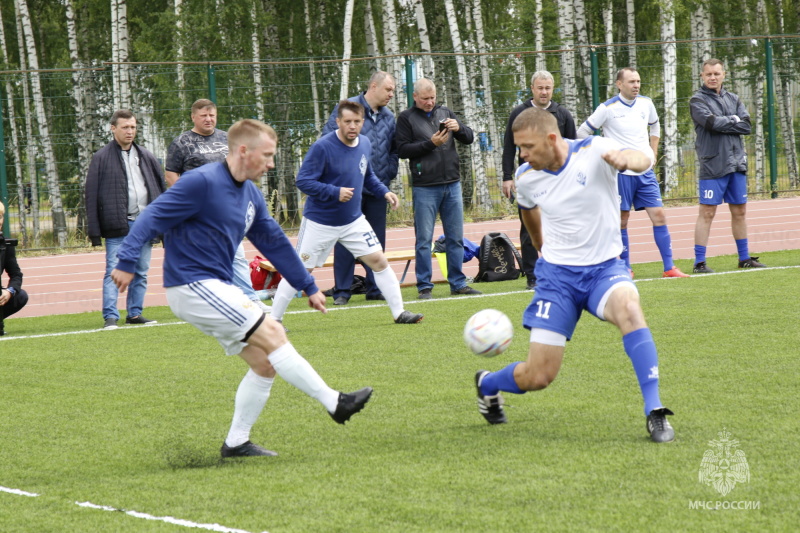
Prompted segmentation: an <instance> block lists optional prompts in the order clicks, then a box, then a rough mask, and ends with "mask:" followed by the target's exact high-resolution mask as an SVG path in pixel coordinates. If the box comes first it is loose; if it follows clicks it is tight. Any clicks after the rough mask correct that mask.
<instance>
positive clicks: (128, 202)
mask: <svg viewBox="0 0 800 533" xmlns="http://www.w3.org/2000/svg"><path fill="white" fill-rule="evenodd" d="M111 133H112V135H113V136H114V138H113V139H112V140H111V142H110V143H108V144H107V145H105V146H104V147H103V148H101V149H100V150H98V151H97V153H95V154H94V157H93V158H92V163H91V164H90V165H89V172H88V174H87V176H86V218H87V220H88V224H89V238H90V239H91V241H92V246H100V244H101V240H100V239H101V237H102V238H105V240H106V273H105V277H104V278H103V320H104V325H103V329H116V327H117V321H118V320H119V311H118V310H117V296H118V295H119V291H118V290H117V287H116V285H114V282H113V281H112V280H111V271H112V270H113V269H114V267H115V266H116V265H117V248H119V245H120V244H122V240H123V239H124V238H125V236H126V235H127V234H128V230H129V229H130V227H131V226H133V223H134V221H135V220H136V217H137V216H139V214H140V213H141V212H142V211H143V210H144V209H145V207H147V205H148V204H150V203H151V202H152V201H153V200H155V199H156V198H158V196H159V195H160V194H161V193H162V192H164V188H165V185H164V179H163V171H162V169H161V165H160V164H159V162H158V160H157V159H156V158H155V156H154V155H153V154H151V153H150V152H149V151H147V150H145V149H144V148H143V147H141V146H139V145H138V144H136V143H135V142H133V139H134V137H136V117H135V116H134V115H133V113H131V112H130V111H129V110H127V109H120V110H118V111H115V112H114V114H113V115H112V116H111ZM150 251H151V245H150V244H147V245H145V246H144V247H143V248H142V254H141V255H140V257H139V262H138V263H137V264H136V275H135V276H134V280H133V282H132V283H131V285H130V289H129V290H128V299H127V310H128V316H127V317H126V318H125V323H126V324H148V323H153V322H155V321H154V320H148V319H146V318H145V317H143V316H142V307H143V306H144V295H145V292H147V271H148V269H149V268H150Z"/></svg>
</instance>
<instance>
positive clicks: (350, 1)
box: [339, 0, 355, 100]
mask: <svg viewBox="0 0 800 533" xmlns="http://www.w3.org/2000/svg"><path fill="white" fill-rule="evenodd" d="M354 5H355V0H347V4H346V5H345V10H344V26H343V29H342V43H343V44H344V51H343V52H342V59H343V60H344V61H343V63H342V84H341V85H340V87H339V100H344V99H345V98H347V92H348V91H347V86H348V84H349V83H350V61H348V60H349V59H350V53H351V50H352V48H353V39H352V38H351V35H350V30H351V28H352V27H353V6H354Z"/></svg>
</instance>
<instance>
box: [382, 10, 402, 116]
mask: <svg viewBox="0 0 800 533" xmlns="http://www.w3.org/2000/svg"><path fill="white" fill-rule="evenodd" d="M383 34H384V35H385V38H384V46H383V48H384V49H385V50H386V53H387V54H389V55H391V56H392V58H391V60H390V61H389V65H390V68H391V70H390V71H389V73H390V74H391V75H392V76H393V77H394V79H395V80H401V79H403V61H402V59H400V57H399V56H398V55H397V54H399V53H400V40H399V38H398V33H397V15H396V14H395V9H394V0H383ZM389 109H391V110H392V111H393V112H394V113H395V115H396V114H397V99H393V100H391V101H390V102H389Z"/></svg>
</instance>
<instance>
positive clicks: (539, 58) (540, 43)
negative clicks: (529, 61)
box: [533, 0, 547, 72]
mask: <svg viewBox="0 0 800 533" xmlns="http://www.w3.org/2000/svg"><path fill="white" fill-rule="evenodd" d="M533 49H534V50H536V51H537V52H538V53H537V54H536V71H537V72H538V71H541V70H547V56H546V55H545V54H544V53H543V50H544V18H543V17H542V0H536V3H535V4H534V10H533Z"/></svg>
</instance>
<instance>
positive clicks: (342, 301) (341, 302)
mask: <svg viewBox="0 0 800 533" xmlns="http://www.w3.org/2000/svg"><path fill="white" fill-rule="evenodd" d="M349 301H350V298H345V297H344V296H339V297H338V298H336V299H335V300H334V301H333V305H347V302H349Z"/></svg>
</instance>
